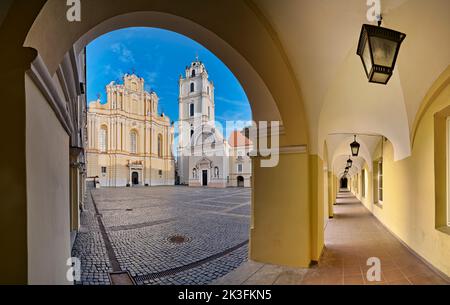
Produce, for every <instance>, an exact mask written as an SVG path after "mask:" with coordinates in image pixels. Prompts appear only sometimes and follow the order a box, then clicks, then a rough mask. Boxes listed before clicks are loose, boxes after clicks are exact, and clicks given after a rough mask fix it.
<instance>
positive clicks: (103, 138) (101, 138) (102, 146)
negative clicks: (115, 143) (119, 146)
mask: <svg viewBox="0 0 450 305" xmlns="http://www.w3.org/2000/svg"><path fill="white" fill-rule="evenodd" d="M98 148H99V150H100V152H102V153H105V152H106V151H107V149H108V129H107V127H106V126H102V127H101V128H100V132H99V135H98Z"/></svg>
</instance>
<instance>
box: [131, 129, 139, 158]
mask: <svg viewBox="0 0 450 305" xmlns="http://www.w3.org/2000/svg"><path fill="white" fill-rule="evenodd" d="M130 152H131V153H132V154H136V153H137V133H136V131H134V130H133V131H131V133H130Z"/></svg>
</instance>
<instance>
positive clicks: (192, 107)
mask: <svg viewBox="0 0 450 305" xmlns="http://www.w3.org/2000/svg"><path fill="white" fill-rule="evenodd" d="M194 114H195V106H194V104H190V105H189V115H190V116H191V117H193V116H194Z"/></svg>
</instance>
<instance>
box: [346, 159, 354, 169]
mask: <svg viewBox="0 0 450 305" xmlns="http://www.w3.org/2000/svg"><path fill="white" fill-rule="evenodd" d="M352 165H353V161H352V159H351V158H349V159H348V160H347V167H348V168H350V167H352Z"/></svg>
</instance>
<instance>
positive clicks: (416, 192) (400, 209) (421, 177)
mask: <svg viewBox="0 0 450 305" xmlns="http://www.w3.org/2000/svg"><path fill="white" fill-rule="evenodd" d="M449 105H450V86H447V87H446V88H445V89H444V90H443V91H442V92H441V93H440V94H439V96H438V97H437V98H436V100H435V102H434V103H433V104H432V105H431V106H430V107H429V108H428V110H427V111H426V112H425V113H424V115H423V117H422V120H421V121H420V123H419V124H418V126H417V131H416V136H415V140H414V144H413V147H412V155H411V157H409V158H407V159H404V160H401V161H397V162H394V161H393V159H394V151H393V146H392V144H391V143H390V142H389V141H386V142H384V145H383V166H384V173H383V180H384V181H383V184H384V188H383V193H384V194H383V195H384V199H383V204H382V206H381V205H374V204H373V201H371V200H366V201H364V203H365V205H366V207H368V209H369V210H373V213H374V215H375V216H376V217H377V218H378V219H379V220H380V221H381V222H382V223H383V224H384V225H385V226H386V227H387V228H388V229H389V230H390V231H392V232H393V233H394V234H395V235H396V236H397V237H399V238H400V239H401V240H402V241H403V242H405V243H406V244H407V245H408V246H409V247H410V248H411V249H412V250H414V251H415V252H416V253H418V254H419V255H420V256H422V257H423V258H424V259H426V260H427V261H428V262H429V263H431V264H432V265H433V266H435V267H436V268H437V269H439V270H440V271H442V272H443V273H445V274H446V275H448V276H450V259H449V255H450V235H449V234H448V233H444V232H442V231H440V230H438V229H436V223H435V202H436V197H435V168H434V162H435V159H434V144H435V143H434V114H435V113H436V112H439V111H440V110H442V109H443V108H445V107H447V106H449ZM441 145H444V146H445V145H446V144H445V142H444V143H442V144H441ZM380 157H381V143H380V144H379V145H378V147H377V151H376V153H375V158H374V160H377V159H379V158H380ZM375 165H376V162H374V172H373V176H372V173H370V175H369V181H371V182H372V178H373V183H371V185H370V187H369V188H368V190H369V191H370V192H371V196H374V197H373V198H374V200H375V201H376V175H377V169H376V167H375ZM370 176H372V177H370ZM370 198H371V197H370Z"/></svg>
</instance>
